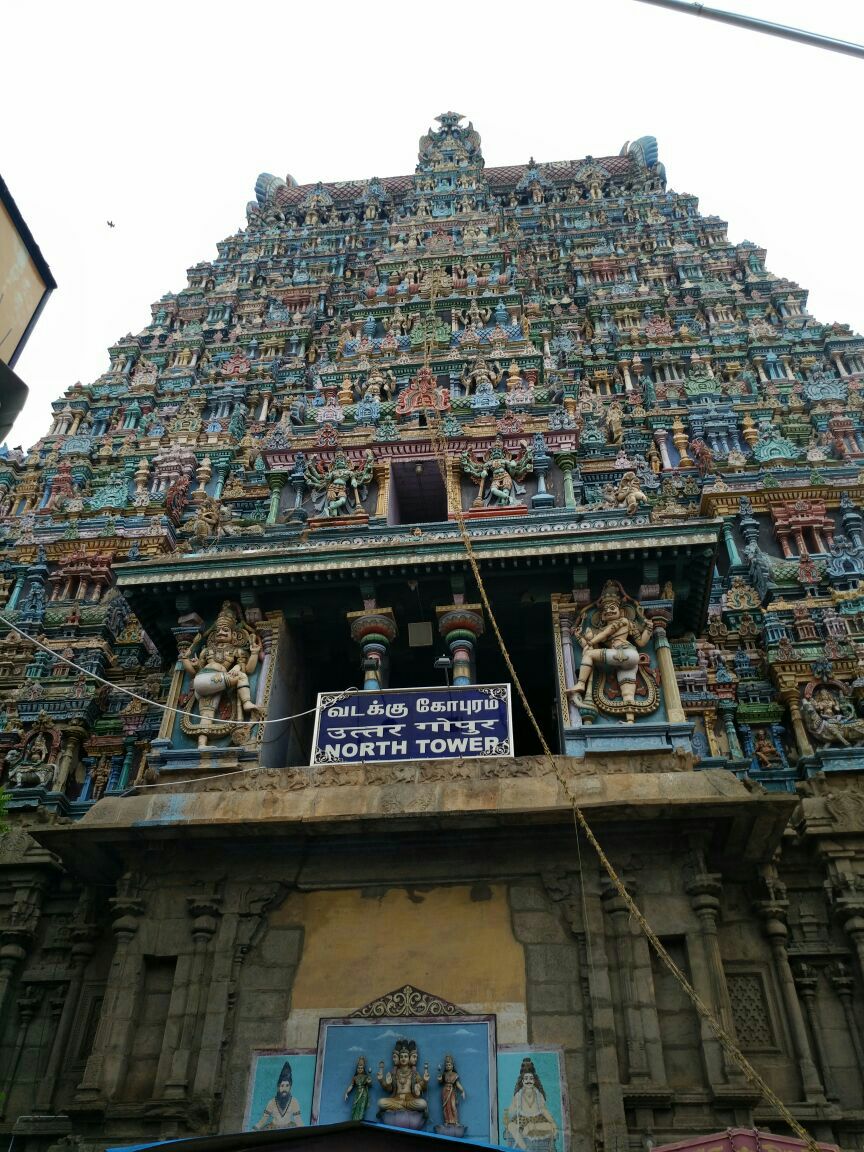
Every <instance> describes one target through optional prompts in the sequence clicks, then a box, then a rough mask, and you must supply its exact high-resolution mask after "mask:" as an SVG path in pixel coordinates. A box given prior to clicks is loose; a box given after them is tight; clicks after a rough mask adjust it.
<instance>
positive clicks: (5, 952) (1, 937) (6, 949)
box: [0, 927, 33, 1020]
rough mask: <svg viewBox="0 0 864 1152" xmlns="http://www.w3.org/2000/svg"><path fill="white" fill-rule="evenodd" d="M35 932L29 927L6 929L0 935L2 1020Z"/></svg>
mask: <svg viewBox="0 0 864 1152" xmlns="http://www.w3.org/2000/svg"><path fill="white" fill-rule="evenodd" d="M32 939H33V930H32V929H31V928H29V927H20V928H19V927H9V928H4V930H3V932H2V933H0V1020H2V1018H3V1015H4V1010H5V1008H6V999H7V997H8V995H9V989H10V987H11V985H12V981H13V979H14V977H15V973H16V971H17V970H18V968H19V967H20V965H21V963H22V961H23V960H24V959H25V958H26V956H27V952H28V949H29V947H30V942H31V940H32Z"/></svg>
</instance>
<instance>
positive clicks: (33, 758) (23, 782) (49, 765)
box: [3, 712, 65, 791]
mask: <svg viewBox="0 0 864 1152" xmlns="http://www.w3.org/2000/svg"><path fill="white" fill-rule="evenodd" d="M19 736H20V739H19V741H18V743H17V744H15V745H14V746H13V747H12V748H10V749H9V751H8V752H7V753H6V755H5V757H4V759H3V766H4V768H5V777H6V780H5V783H6V787H8V788H46V789H48V790H49V791H61V790H62V785H63V784H65V780H60V779H58V761H59V757H60V732H59V731H58V730H57V729H56V728H54V727H52V725H51V724H50V722H49V720H48V716H47V715H46V714H45V713H44V712H40V714H39V716H38V718H37V720H36V723H35V724H34V725H33V727H32V728H31V729H30V731H29V732H27V733H23V732H20V733H19Z"/></svg>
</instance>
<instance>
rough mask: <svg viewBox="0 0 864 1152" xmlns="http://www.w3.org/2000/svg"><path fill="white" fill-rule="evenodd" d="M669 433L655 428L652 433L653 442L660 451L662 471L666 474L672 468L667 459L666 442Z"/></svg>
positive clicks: (667, 449) (667, 447)
mask: <svg viewBox="0 0 864 1152" xmlns="http://www.w3.org/2000/svg"><path fill="white" fill-rule="evenodd" d="M668 439H669V433H668V431H667V430H666V429H665V428H657V429H655V432H654V442H655V443H656V445H657V447H658V448H659V449H660V459H661V460H662V461H663V470H664V471H665V472H668V471H669V470H670V469H671V467H672V461H671V459H670V457H669V446H668V443H667V441H668Z"/></svg>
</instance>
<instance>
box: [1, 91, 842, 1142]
mask: <svg viewBox="0 0 864 1152" xmlns="http://www.w3.org/2000/svg"><path fill="white" fill-rule="evenodd" d="M246 219H247V222H246V226H245V227H244V228H243V229H241V230H240V231H238V232H236V233H235V234H234V235H231V236H229V237H228V238H227V239H226V240H224V241H223V242H221V243H220V244H218V245H217V255H216V257H215V258H214V259H213V260H210V261H206V262H202V263H199V264H196V265H194V266H193V267H192V268H190V269H189V270H188V274H187V283H186V286H185V287H183V288H182V289H181V290H179V291H177V292H176V293H173V292H172V293H169V294H167V295H165V296H163V297H162V299H160V300H159V301H158V302H157V303H156V304H154V305H153V307H152V320H151V322H150V323H149V324H148V326H147V327H146V328H144V330H143V331H141V332H139V333H138V334H137V335H135V336H133V335H131V334H130V335H127V336H125V337H123V338H122V339H120V340H118V341H117V343H116V344H115V345H114V346H113V347H111V348H110V349H109V357H110V362H109V365H108V367H107V370H106V371H105V372H104V374H103V375H102V376H100V377H99V378H98V379H97V380H95V381H94V382H93V383H91V384H87V385H84V384H75V385H73V386H72V387H70V388H69V389H68V390H67V392H66V394H65V395H64V396H63V397H62V398H61V399H59V400H57V401H56V402H55V403H54V418H53V423H52V424H51V426H50V428H49V429H48V430H47V432H46V434H45V435H44V436H43V437H42V439H41V440H39V441H38V442H37V443H36V444H35V445H34V446H33V448H32V449H31V450H30V451H29V452H28V453H26V454H24V453H22V452H20V451H18V450H14V451H11V450H9V449H6V448H4V449H3V450H2V454H0V604H2V608H0V765H2V775H0V783H2V786H3V788H4V789H5V792H6V795H7V813H6V817H5V819H6V822H7V824H8V830H7V832H6V834H5V835H4V836H3V837H2V838H0V1131H2V1133H3V1134H4V1138H6V1139H8V1140H9V1147H10V1149H13V1148H14V1152H97V1150H99V1152H101V1150H103V1149H104V1148H105V1147H106V1146H107V1145H110V1146H112V1147H117V1146H121V1145H124V1144H141V1143H144V1142H147V1141H157V1140H162V1139H169V1138H176V1139H186V1138H189V1137H192V1136H214V1137H215V1136H216V1134H219V1133H223V1134H224V1133H240V1132H243V1133H246V1136H245V1137H244V1140H245V1142H246V1143H245V1144H244V1145H243V1147H248V1146H251V1145H252V1144H253V1143H255V1140H256V1136H255V1134H256V1133H260V1134H262V1135H261V1136H260V1140H261V1141H264V1140H266V1137H265V1135H264V1134H265V1133H267V1132H273V1131H277V1130H280V1129H284V1130H288V1129H292V1128H298V1127H304V1126H318V1125H320V1126H324V1125H330V1124H338V1123H341V1122H350V1121H367V1122H373V1123H377V1124H380V1125H383V1126H386V1127H389V1128H398V1129H403V1130H405V1129H407V1130H411V1131H416V1132H425V1133H427V1134H429V1135H430V1136H433V1137H434V1136H436V1135H437V1136H443V1137H448V1138H449V1139H450V1140H451V1141H452V1140H454V1139H455V1140H457V1141H458V1140H464V1141H465V1142H466V1144H472V1145H473V1144H476V1143H481V1144H483V1143H485V1144H492V1145H500V1146H502V1147H505V1148H517V1149H523V1150H527V1152H645V1150H647V1149H651V1148H652V1147H655V1146H659V1145H663V1144H675V1145H676V1147H679V1148H683V1147H686V1146H687V1144H686V1142H687V1141H689V1140H692V1141H694V1142H696V1141H698V1146H699V1147H703V1146H704V1147H705V1148H708V1147H711V1148H714V1147H715V1146H716V1147H721V1146H722V1147H723V1148H726V1147H729V1148H733V1147H738V1146H739V1145H735V1144H734V1142H731V1136H730V1137H729V1138H728V1139H727V1137H726V1136H724V1135H723V1133H725V1132H726V1130H729V1131H730V1132H731V1131H732V1130H739V1129H743V1130H746V1131H748V1132H752V1131H753V1130H756V1129H758V1130H759V1136H758V1137H754V1138H753V1140H752V1141H751V1143H750V1144H746V1147H748V1148H751V1147H752V1148H753V1149H754V1150H755V1152H759V1150H760V1149H761V1150H762V1152H772V1150H773V1152H776V1149H778V1148H780V1147H782V1148H784V1149H785V1148H792V1147H799V1146H800V1145H795V1144H794V1139H793V1140H792V1143H790V1139H792V1138H794V1137H795V1136H796V1130H795V1124H798V1125H800V1126H802V1127H803V1128H804V1129H805V1130H806V1132H807V1133H808V1134H809V1135H810V1136H811V1137H812V1138H813V1139H814V1140H817V1141H823V1142H826V1143H827V1144H829V1145H835V1146H839V1147H840V1148H842V1149H844V1150H861V1149H864V1087H862V1085H864V1040H862V1034H864V787H862V773H864V707H862V702H864V586H862V580H864V513H862V497H864V338H862V337H860V336H858V335H856V334H855V333H853V332H852V331H851V330H850V329H849V327H848V326H846V325H843V324H839V323H833V324H825V323H822V322H820V321H818V320H816V319H814V318H813V317H812V316H811V315H810V314H809V312H808V311H807V307H806V303H807V294H806V291H805V290H804V289H802V288H800V287H799V286H798V285H797V284H795V283H794V282H792V281H790V280H786V279H783V278H781V277H779V276H778V275H775V274H774V273H772V272H770V271H769V270H768V269H767V267H766V253H765V251H764V250H763V249H761V248H759V247H758V246H757V245H756V244H754V243H750V242H747V241H745V242H744V243H741V244H737V245H735V244H732V243H731V242H730V241H729V239H728V238H727V226H726V223H725V222H724V221H723V220H720V219H719V218H717V217H715V216H703V215H701V214H700V212H699V210H698V202H697V199H696V198H695V196H692V195H689V194H686V193H677V192H673V191H671V190H669V189H668V188H667V183H666V173H665V169H664V166H663V164H662V163H660V161H659V159H658V149H657V142H656V141H655V140H654V138H653V137H650V136H646V137H642V138H640V139H638V140H635V141H634V142H632V143H627V144H625V145H624V147H623V148H622V149H621V150H620V152H618V153H617V154H615V155H609V156H603V157H591V156H589V157H585V158H584V159H581V160H575V161H564V162H548V163H547V162H539V161H535V160H533V159H531V160H529V162H528V163H527V164H515V165H512V166H508V167H499V168H487V167H486V165H485V162H484V159H483V155H482V151H481V143H480V136H479V134H478V133H477V131H476V130H475V129H474V128H473V126H472V125H471V124H470V123H467V124H466V122H465V119H464V118H463V117H462V116H460V115H458V114H456V113H446V114H443V115H441V116H439V117H438V118H437V121H436V126H435V127H434V128H431V129H430V130H429V131H428V132H427V133H426V134H425V135H424V136H423V137H422V139H421V140H420V148H419V156H418V160H417V166H416V169H415V171H414V174H413V175H409V176H396V177H389V178H386V179H385V178H378V177H372V178H370V179H365V180H357V181H349V182H344V183H336V184H322V183H317V184H305V185H300V184H298V183H297V181H295V180H294V179H293V178H292V177H290V176H288V177H286V178H285V179H282V178H279V177H276V176H272V175H268V174H263V175H261V176H259V178H258V180H257V182H256V184H255V199H254V200H253V201H252V202H251V203H250V204H249V205H248V206H247V209H246ZM574 805H575V806H578V811H579V813H581V814H583V815H584V818H585V820H587V821H588V822H589V824H590V827H591V829H593V832H594V834H595V835H596V837H597V839H598V840H599V841H600V843H601V844H602V846H603V849H604V851H605V853H606V856H607V857H608V860H609V861H610V862H611V865H612V866H613V867H614V870H615V873H616V875H617V876H619V877H620V878H621V880H622V881H623V883H624V884H625V885H626V889H627V891H628V892H629V893H630V894H631V895H632V897H633V899H634V900H635V902H636V905H637V906H638V909H639V910H640V912H641V913H642V914H643V915H644V917H645V918H646V919H647V921H648V923H649V924H650V925H651V927H652V928H653V931H654V932H655V933H656V934H657V936H658V937H659V939H660V941H661V942H662V945H663V947H664V948H665V950H666V953H667V954H668V956H670V957H671V958H672V960H673V961H674V963H675V964H676V965H677V969H678V970H679V971H680V973H681V974H682V975H683V977H684V978H686V982H689V984H692V987H693V989H695V991H696V993H698V996H699V998H701V1001H702V1002H704V1003H705V1004H706V1005H707V1006H708V1008H709V1009H710V1013H711V1015H712V1017H713V1019H714V1021H716V1023H717V1026H718V1029H719V1031H718V1029H715V1028H713V1027H711V1026H709V1025H708V1023H707V1022H706V1020H705V1019H704V1018H703V1017H702V1016H700V1015H699V1013H698V1011H697V1009H696V1007H695V1006H694V1003H693V1001H692V999H691V997H690V995H689V993H688V992H687V989H686V988H685V986H684V983H683V982H682V980H681V979H679V978H677V977H676V976H675V973H674V972H673V971H672V970H671V969H670V968H669V967H668V966H667V965H666V964H665V963H664V962H662V961H661V959H660V957H659V955H658V953H657V952H656V951H655V950H654V949H652V947H651V946H650V944H649V940H648V939H647V938H646V935H645V934H644V932H643V931H642V930H641V929H640V924H639V923H638V921H637V919H635V918H634V916H633V915H632V909H631V908H630V907H629V906H628V904H627V901H626V900H625V899H624V898H623V897H622V895H621V892H620V890H619V889H618V888H617V887H616V886H615V884H614V883H612V882H610V876H609V871H608V869H607V868H606V867H605V866H604V865H603V863H602V861H601V860H600V859H599V858H598V855H597V853H596V852H595V851H594V848H593V847H592V845H591V843H590V842H589V840H588V838H586V835H585V833H584V829H583V828H582V827H581V826H580V825H579V824H578V821H576V822H574ZM733 1049H734V1050H735V1051H739V1050H740V1052H742V1053H743V1054H744V1056H745V1057H746V1058H747V1060H748V1061H749V1062H750V1064H751V1065H752V1066H753V1068H755V1069H756V1070H757V1071H758V1073H759V1075H760V1076H761V1077H763V1078H764V1081H765V1082H766V1083H767V1084H768V1085H769V1086H770V1088H771V1090H772V1091H773V1093H776V1096H777V1097H778V1098H779V1100H780V1101H782V1103H783V1107H778V1106H777V1104H776V1103H774V1102H773V1101H772V1100H771V1099H770V1098H767V1097H766V1096H765V1093H764V1091H763V1090H762V1088H760V1086H759V1084H757V1083H754V1080H753V1078H752V1077H751V1076H750V1075H748V1073H747V1071H746V1069H745V1068H744V1067H742V1065H741V1063H740V1061H738V1059H737V1058H736V1057H735V1056H734V1053H733V1051H732V1050H733ZM712 1133H721V1136H720V1137H718V1141H717V1142H716V1144H715V1143H711V1141H707V1142H706V1140H705V1139H704V1138H705V1137H706V1136H707V1135H709V1134H712ZM771 1134H774V1135H773V1137H772V1135H771ZM322 1135H323V1134H322ZM798 1135H800V1133H798ZM401 1138H402V1139H406V1138H407V1137H401ZM274 1139H275V1137H274ZM772 1139H773V1140H774V1143H773V1144H772V1142H771V1140H772ZM724 1140H726V1143H723V1141H724ZM682 1142H683V1143H682ZM694 1146H695V1144H694ZM744 1146H745V1145H740V1147H744ZM219 1147H220V1148H223V1147H227V1145H223V1144H220V1145H219Z"/></svg>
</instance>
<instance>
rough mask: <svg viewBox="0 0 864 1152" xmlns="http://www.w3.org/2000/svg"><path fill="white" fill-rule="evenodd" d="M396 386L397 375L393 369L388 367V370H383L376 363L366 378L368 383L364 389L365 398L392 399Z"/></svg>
mask: <svg viewBox="0 0 864 1152" xmlns="http://www.w3.org/2000/svg"><path fill="white" fill-rule="evenodd" d="M395 388H396V377H395V375H394V374H393V371H392V370H391V369H388V370H387V371H386V372H382V371H381V369H380V368H379V367H378V366H377V365H375V366H374V367H373V368H372V369H371V371H370V372H369V375H368V377H367V378H366V385H365V387H364V389H363V399H364V400H390V399H392V396H393V392H394V390H395Z"/></svg>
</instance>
